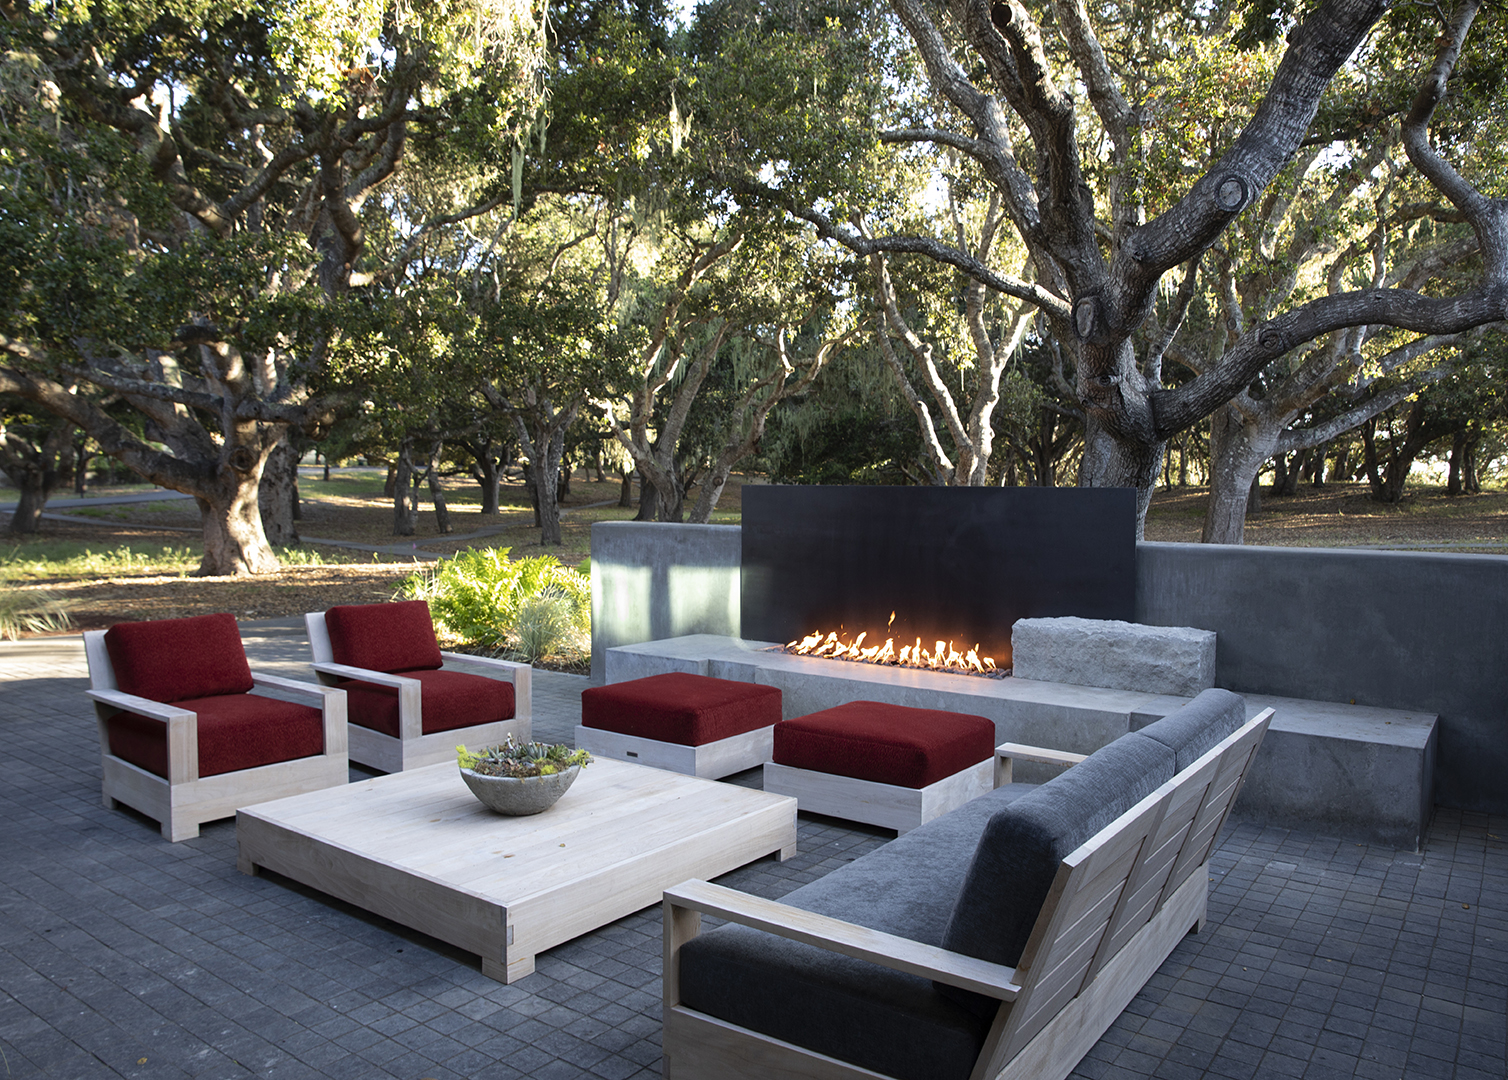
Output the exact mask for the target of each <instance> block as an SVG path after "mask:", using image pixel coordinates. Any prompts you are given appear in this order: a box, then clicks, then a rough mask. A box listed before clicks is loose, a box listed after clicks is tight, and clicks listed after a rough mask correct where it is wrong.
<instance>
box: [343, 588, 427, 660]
mask: <svg viewBox="0 0 1508 1080" xmlns="http://www.w3.org/2000/svg"><path fill="white" fill-rule="evenodd" d="M325 629H326V630H328V631H329V633H330V653H331V655H332V656H333V657H334V659H335V662H336V663H337V664H349V665H350V666H351V667H359V668H366V669H367V670H368V671H385V672H387V673H389V674H396V673H402V672H409V671H418V670H420V669H428V670H434V669H435V668H438V667H439V666H440V665H441V664H443V663H444V662H445V658H444V657H443V656H441V655H440V643H439V642H438V641H436V640H435V624H434V620H433V619H431V618H430V616H429V604H427V603H426V602H425V601H423V600H398V601H394V602H393V603H389V604H346V605H343V606H340V607H332V608H331V609H330V610H329V611H327V612H325Z"/></svg>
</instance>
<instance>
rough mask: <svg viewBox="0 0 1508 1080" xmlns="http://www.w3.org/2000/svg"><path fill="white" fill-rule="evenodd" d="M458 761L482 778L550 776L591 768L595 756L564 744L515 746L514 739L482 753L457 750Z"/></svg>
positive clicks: (483, 749) (522, 744) (490, 747)
mask: <svg viewBox="0 0 1508 1080" xmlns="http://www.w3.org/2000/svg"><path fill="white" fill-rule="evenodd" d="M456 760H457V761H458V763H459V764H460V766H461V768H463V769H470V770H471V771H472V772H474V773H478V774H480V775H482V776H513V777H526V776H550V775H552V774H553V773H557V772H562V771H564V770H565V769H569V768H570V767H571V766H572V765H589V764H591V761H592V755H591V754H589V753H587V752H586V751H585V750H574V749H572V748H571V747H569V746H566V745H565V744H564V743H553V744H552V743H539V742H527V743H516V742H514V741H513V736H512V735H509V736H508V741H507V742H505V743H503V744H501V745H499V746H484V747H482V748H481V749H480V750H476V751H471V750H467V749H466V747H465V746H457V747H456Z"/></svg>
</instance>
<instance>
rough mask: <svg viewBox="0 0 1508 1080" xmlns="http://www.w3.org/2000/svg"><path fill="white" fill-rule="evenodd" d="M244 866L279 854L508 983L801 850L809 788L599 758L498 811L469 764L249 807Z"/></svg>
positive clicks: (278, 867)
mask: <svg viewBox="0 0 1508 1080" xmlns="http://www.w3.org/2000/svg"><path fill="white" fill-rule="evenodd" d="M236 840H237V843H238V844H239V846H240V852H239V856H238V859H237V865H238V866H239V867H240V869H241V871H242V872H243V873H247V874H255V873H257V871H258V870H259V869H261V868H263V867H265V868H266V869H268V870H271V871H274V872H275V873H278V874H282V875H283V876H284V877H288V878H291V879H293V880H294V881H298V882H302V883H303V884H305V885H309V886H311V887H313V888H316V889H318V890H320V891H321V892H325V893H328V894H330V895H331V896H336V897H339V898H340V899H342V900H345V901H347V902H349V903H352V904H355V905H356V906H357V907H360V908H365V909H366V910H367V911H370V912H373V913H375V914H378V915H382V916H385V917H386V918H389V919H392V920H393V921H394V922H398V923H402V924H403V925H404V926H409V927H412V928H413V929H415V930H419V931H421V932H423V933H426V934H429V935H430V936H431V937H436V938H439V939H440V940H442V941H448V942H450V943H451V944H452V945H456V946H458V947H460V948H462V949H465V950H467V951H468V952H474V953H478V954H480V955H481V958H482V971H483V972H484V973H485V974H487V975H489V976H491V977H492V978H494V979H498V980H500V981H502V982H512V981H513V980H515V979H520V978H523V977H524V976H525V975H528V974H529V973H530V972H532V971H533V970H534V957H535V955H536V954H537V953H539V952H541V951H543V950H545V949H548V948H551V947H552V946H555V945H559V944H560V943H561V942H563V941H569V940H570V939H571V938H574V937H578V936H580V935H581V934H584V933H586V932H588V931H589V930H594V929H596V928H597V927H599V926H604V925H606V924H607V923H610V922H612V921H613V920H614V919H619V918H622V917H623V916H624V915H628V914H630V913H631V912H635V911H638V910H639V909H640V908H645V907H648V906H650V905H651V904H657V903H659V902H660V894H661V893H662V892H663V891H664V890H665V889H667V888H669V887H670V886H672V885H678V884H680V883H681V882H683V881H685V880H686V879H688V878H708V879H710V878H713V877H716V876H717V875H719V874H724V873H727V872H728V871H729V870H732V869H734V868H736V867H739V866H742V865H743V864H745V863H748V862H752V861H753V860H755V859H758V858H760V857H761V856H764V855H767V854H769V853H771V852H778V853H779V855H780V858H781V859H786V858H789V857H790V856H791V855H793V854H794V853H795V851H796V800H795V799H793V798H791V797H789V796H785V795H773V794H766V793H765V792H763V791H753V790H750V789H748V788H741V787H736V786H734V785H732V784H722V783H718V782H717V781H714V780H700V779H698V778H696V777H694V776H683V775H681V774H679V773H672V772H665V771H663V770H660V769H650V768H646V767H645V766H642V765H630V764H627V763H624V762H617V761H609V760H604V759H601V758H599V759H598V760H597V761H595V762H593V763H592V764H591V765H589V766H587V767H586V768H585V769H583V770H582V771H581V775H580V776H578V777H577V778H576V782H575V784H574V785H572V787H571V790H570V791H568V792H566V794H565V795H564V797H562V798H561V800H560V801H559V802H558V803H556V804H555V805H554V806H553V807H551V808H550V809H549V810H546V811H545V812H544V813H542V814H536V815H534V816H532V817H520V818H510V817H503V816H502V815H500V814H494V813H493V812H492V811H490V810H488V809H486V808H485V807H483V806H482V804H481V803H479V802H477V800H476V799H475V798H474V797H473V796H472V794H471V792H469V791H468V790H467V789H466V785H465V784H464V783H463V782H462V780H461V776H460V773H459V772H458V771H457V769H456V767H455V765H453V764H451V765H432V766H430V767H429V768H425V769H413V770H410V771H408V772H402V773H394V774H392V775H389V776H379V777H377V778H375V779H372V780H363V781H360V782H358V783H355V784H348V785H347V786H345V787H336V788H328V789H326V790H324V791H314V792H310V793H308V794H306V795H295V796H292V797H290V798H286V799H276V800H274V801H272V802H266V803H260V804H258V805H256V806H249V807H246V808H245V809H242V810H239V811H237V813H236Z"/></svg>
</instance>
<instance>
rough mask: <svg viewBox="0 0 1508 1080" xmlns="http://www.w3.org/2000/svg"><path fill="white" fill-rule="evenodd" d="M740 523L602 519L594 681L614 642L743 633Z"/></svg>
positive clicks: (595, 532)
mask: <svg viewBox="0 0 1508 1080" xmlns="http://www.w3.org/2000/svg"><path fill="white" fill-rule="evenodd" d="M741 535H742V532H741V530H740V529H739V527H738V526H737V525H674V524H668V523H661V522H647V521H603V522H598V523H597V524H595V525H593V526H592V682H593V683H594V684H601V683H602V682H603V681H604V678H605V676H604V667H603V665H604V664H605V662H606V660H605V657H606V656H607V650H608V649H610V648H612V647H613V646H615V645H634V644H637V643H638V642H641V641H659V640H660V639H662V638H672V637H681V636H683V635H685V634H732V635H734V636H737V634H738V622H739V579H738V566H739V556H740V553H741V542H740V536H741Z"/></svg>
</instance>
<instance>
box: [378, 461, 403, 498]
mask: <svg viewBox="0 0 1508 1080" xmlns="http://www.w3.org/2000/svg"><path fill="white" fill-rule="evenodd" d="M404 482H405V483H407V481H406V480H405V481H404ZM398 486H399V485H398V465H397V464H396V463H394V462H391V461H389V462H388V463H387V476H386V477H384V478H383V481H382V497H383V498H384V499H395V498H397V497H398Z"/></svg>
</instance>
